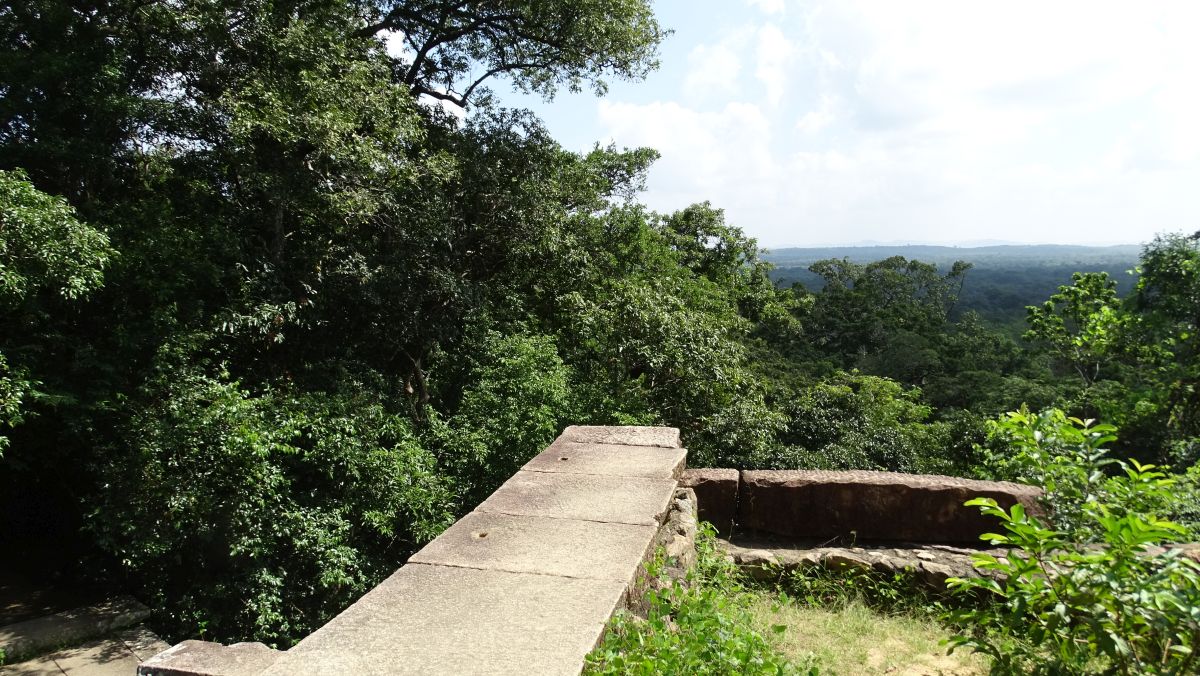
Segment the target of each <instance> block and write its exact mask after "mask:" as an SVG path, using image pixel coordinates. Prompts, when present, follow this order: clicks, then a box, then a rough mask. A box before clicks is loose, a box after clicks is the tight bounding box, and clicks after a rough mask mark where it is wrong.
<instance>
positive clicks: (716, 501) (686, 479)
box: [679, 469, 741, 536]
mask: <svg viewBox="0 0 1200 676" xmlns="http://www.w3.org/2000/svg"><path fill="white" fill-rule="evenodd" d="M740 480H741V472H739V471H737V470H736V469H688V470H684V472H683V475H682V476H681V477H680V478H679V485H680V487H683V488H691V489H692V490H693V491H695V493H696V502H697V507H698V509H699V514H700V520H701V521H707V522H709V523H711V524H712V525H713V526H714V527H715V528H716V529H717V532H718V533H720V534H722V535H725V536H729V535H730V534H731V533H733V521H734V518H735V517H736V516H737V501H738V483H739V482H740Z"/></svg>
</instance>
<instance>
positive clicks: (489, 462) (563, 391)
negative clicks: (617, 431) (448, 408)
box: [432, 332, 572, 505]
mask: <svg viewBox="0 0 1200 676" xmlns="http://www.w3.org/2000/svg"><path fill="white" fill-rule="evenodd" d="M472 352H473V354H472V356H471V357H470V361H471V362H473V364H472V368H471V373H470V375H469V376H468V381H469V382H470V383H471V385H469V386H468V387H467V388H466V390H465V391H464V392H463V395H462V401H461V403H460V404H459V406H458V410H457V411H456V412H455V413H454V415H452V416H450V417H449V418H448V419H447V420H446V421H445V423H444V424H440V423H435V425H434V427H433V430H432V431H433V432H434V434H435V435H437V436H440V437H442V438H441V439H439V440H438V441H439V446H440V447H441V448H442V449H443V450H442V454H443V455H444V456H445V457H446V458H448V459H450V462H451V463H452V466H451V470H452V472H453V473H454V474H455V475H456V476H457V477H458V478H459V480H458V484H459V490H460V491H461V492H462V493H463V494H464V495H465V498H464V499H463V504H464V505H474V504H475V503H477V502H479V501H481V500H482V499H483V498H485V497H487V495H488V494H489V493H491V492H492V491H493V490H495V489H496V488H497V487H498V486H499V485H500V484H501V483H503V482H504V481H505V480H507V479H508V477H510V476H512V474H513V473H514V472H516V471H517V470H518V469H519V468H520V467H521V466H522V465H524V464H525V463H526V462H527V461H528V460H529V459H530V458H532V457H533V456H535V455H537V454H538V453H539V452H541V451H542V449H544V448H545V447H546V446H547V445H549V443H550V442H551V441H553V440H554V437H555V436H557V434H558V432H559V430H560V429H562V428H563V427H565V426H566V425H567V424H570V422H571V421H570V412H571V406H572V397H571V386H570V375H571V372H570V369H569V368H567V367H566V366H565V365H564V364H563V362H562V359H560V358H559V356H558V353H557V351H556V350H555V346H554V342H553V341H552V340H551V339H550V338H549V337H548V336H527V335H523V334H512V335H507V336H505V335H501V334H499V333H496V332H488V333H487V334H486V335H485V336H484V338H483V340H482V344H481V345H479V346H478V347H477V348H476V349H475V350H473V351H472Z"/></svg>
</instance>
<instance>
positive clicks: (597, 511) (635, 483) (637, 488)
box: [475, 471, 675, 526]
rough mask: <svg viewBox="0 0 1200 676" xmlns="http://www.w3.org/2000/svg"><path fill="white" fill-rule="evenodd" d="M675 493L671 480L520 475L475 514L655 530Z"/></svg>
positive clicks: (594, 475)
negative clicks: (619, 524) (543, 517)
mask: <svg viewBox="0 0 1200 676" xmlns="http://www.w3.org/2000/svg"><path fill="white" fill-rule="evenodd" d="M674 490H675V482H674V481H673V480H670V479H645V478H641V477H613V476H601V475H598V474H560V473H554V472H526V471H520V472H517V473H516V474H514V475H513V476H512V478H510V479H509V480H508V481H506V482H505V483H504V485H503V486H501V487H500V488H498V489H497V490H496V492H495V493H492V495H491V496H490V497H488V499H486V500H484V501H483V502H482V503H480V505H479V506H478V507H476V508H475V511H477V512H484V513H493V514H517V515H523V516H545V517H550V518H555V519H579V520H582V521H602V522H607V523H628V524H633V525H636V526H658V524H660V523H661V522H662V519H663V517H665V516H666V513H667V507H668V506H669V504H670V500H671V495H672V493H673V491H674Z"/></svg>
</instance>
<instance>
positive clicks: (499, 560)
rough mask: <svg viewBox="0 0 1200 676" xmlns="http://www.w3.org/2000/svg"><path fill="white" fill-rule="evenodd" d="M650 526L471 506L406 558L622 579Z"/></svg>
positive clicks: (650, 535) (648, 538)
mask: <svg viewBox="0 0 1200 676" xmlns="http://www.w3.org/2000/svg"><path fill="white" fill-rule="evenodd" d="M655 530H656V529H655V527H654V526H634V525H630V524H625V523H599V522H596V521H576V520H573V519H551V518H547V517H542V516H519V515H514V514H489V513H481V512H473V513H471V514H468V515H467V516H465V517H463V518H462V519H460V520H459V521H458V523H456V524H454V525H453V526H451V527H450V528H449V529H448V530H447V531H446V532H445V533H442V534H441V535H440V536H439V537H438V538H437V539H436V540H434V541H433V542H430V543H429V544H428V545H426V546H425V548H424V549H422V550H421V551H419V552H417V553H416V554H414V555H413V556H412V558H410V559H409V560H408V562H409V563H425V564H431V565H445V566H460V567H463V568H480V569H484V570H505V571H509V572H516V573H538V574H541V575H561V576H564V577H578V578H587V579H595V580H615V581H618V582H621V583H627V582H628V581H629V580H630V579H632V578H633V576H634V573H636V572H637V567H638V564H639V563H640V562H641V561H642V559H643V558H644V557H645V555H646V552H647V550H648V549H649V547H650V544H651V542H652V541H653V539H654V534H655Z"/></svg>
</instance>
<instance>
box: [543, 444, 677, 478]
mask: <svg viewBox="0 0 1200 676" xmlns="http://www.w3.org/2000/svg"><path fill="white" fill-rule="evenodd" d="M686 458H687V450H686V449H683V448H664V447H661V446H629V445H622V444H597V443H581V442H577V441H567V440H565V439H562V438H560V439H558V440H557V441H555V442H554V443H553V444H550V447H549V448H547V449H546V450H544V451H542V452H541V453H539V454H537V455H536V456H534V457H533V459H532V460H530V461H529V462H527V463H526V464H525V466H524V467H522V468H521V469H523V470H526V471H530V472H559V473H564V474H602V475H604V476H636V477H646V478H650V479H678V478H679V475H680V474H681V473H682V472H683V466H684V462H685V460H686Z"/></svg>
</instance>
